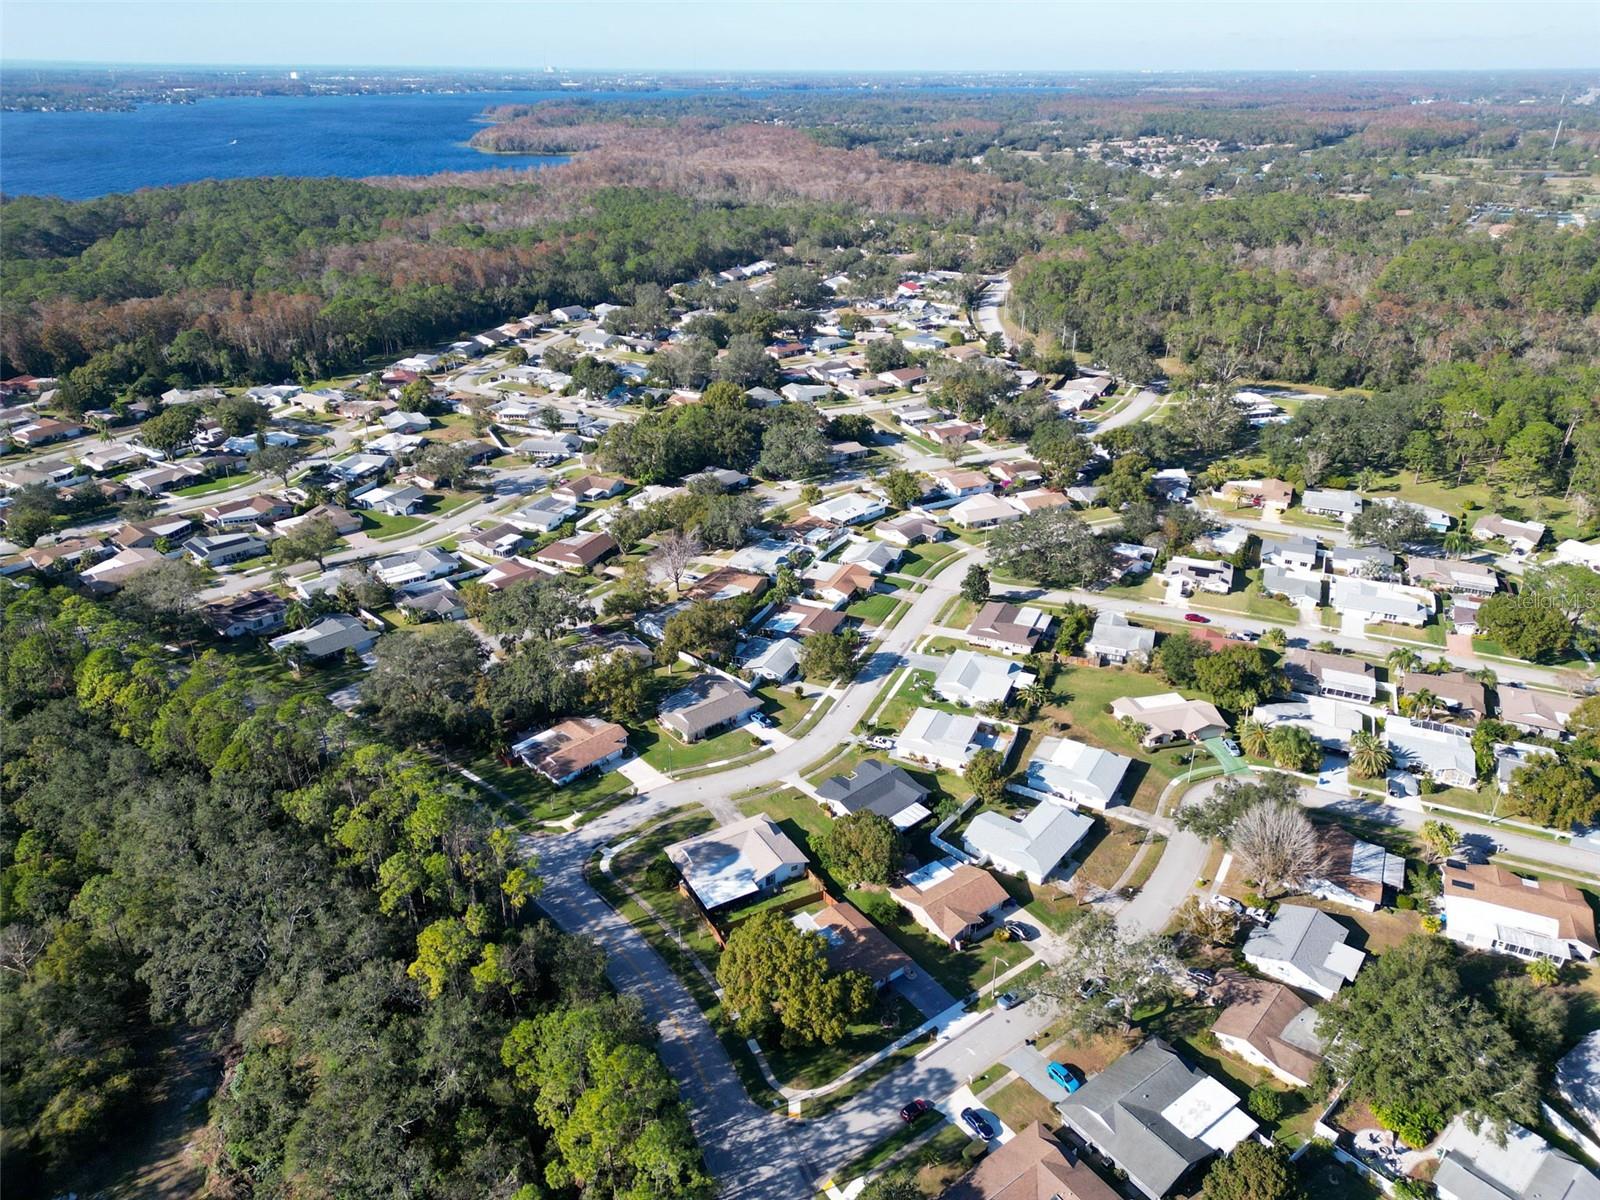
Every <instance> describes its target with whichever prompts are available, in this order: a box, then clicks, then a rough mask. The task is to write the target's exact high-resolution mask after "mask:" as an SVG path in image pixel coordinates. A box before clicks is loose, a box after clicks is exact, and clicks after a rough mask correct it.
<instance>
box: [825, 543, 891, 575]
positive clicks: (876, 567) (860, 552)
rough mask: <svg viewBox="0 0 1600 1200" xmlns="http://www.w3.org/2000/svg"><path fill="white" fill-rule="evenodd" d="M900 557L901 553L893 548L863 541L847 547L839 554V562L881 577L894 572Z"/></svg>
mask: <svg viewBox="0 0 1600 1200" xmlns="http://www.w3.org/2000/svg"><path fill="white" fill-rule="evenodd" d="M900 556H901V551H900V550H899V549H897V548H896V547H894V546H890V545H887V544H885V543H884V542H872V541H865V540H863V541H853V542H851V543H850V544H849V545H847V546H846V547H845V548H844V550H843V551H842V552H841V553H840V555H839V561H840V563H842V564H843V565H845V566H847V567H861V568H863V569H864V570H867V571H871V572H872V573H873V574H874V575H882V574H883V573H884V572H886V571H892V570H894V568H895V565H896V564H897V563H899V561H900Z"/></svg>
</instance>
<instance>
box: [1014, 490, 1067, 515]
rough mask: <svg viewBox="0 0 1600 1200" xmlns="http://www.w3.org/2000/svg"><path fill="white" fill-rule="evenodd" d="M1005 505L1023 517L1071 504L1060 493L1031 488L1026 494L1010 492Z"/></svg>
mask: <svg viewBox="0 0 1600 1200" xmlns="http://www.w3.org/2000/svg"><path fill="white" fill-rule="evenodd" d="M1006 503H1007V504H1009V505H1011V507H1012V508H1014V509H1016V510H1017V511H1018V512H1020V513H1021V514H1022V515H1023V516H1027V515H1028V514H1029V513H1036V512H1042V511H1043V510H1044V509H1047V508H1061V507H1063V506H1064V505H1068V504H1071V503H1072V501H1071V500H1069V499H1068V498H1067V497H1066V495H1065V494H1064V493H1062V492H1052V491H1049V490H1048V489H1046V488H1031V489H1029V490H1028V491H1026V492H1012V493H1011V494H1010V495H1009V496H1007V497H1006Z"/></svg>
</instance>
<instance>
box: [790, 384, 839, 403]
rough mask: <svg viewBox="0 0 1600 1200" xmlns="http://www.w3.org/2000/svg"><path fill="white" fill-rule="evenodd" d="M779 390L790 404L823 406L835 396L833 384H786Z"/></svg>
mask: <svg viewBox="0 0 1600 1200" xmlns="http://www.w3.org/2000/svg"><path fill="white" fill-rule="evenodd" d="M778 390H779V391H780V392H781V393H782V394H783V398H784V399H785V400H787V401H788V402H789V403H790V404H821V403H822V402H823V401H824V400H826V399H827V398H828V397H829V396H832V395H833V394H834V392H833V385H832V384H831V383H786V384H784V385H783V386H782V387H781V388H779V389H778Z"/></svg>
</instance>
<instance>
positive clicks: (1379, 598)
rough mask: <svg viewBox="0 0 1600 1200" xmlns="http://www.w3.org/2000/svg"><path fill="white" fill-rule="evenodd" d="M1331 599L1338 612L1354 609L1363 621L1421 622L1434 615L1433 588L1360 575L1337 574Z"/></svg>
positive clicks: (1425, 622)
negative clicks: (1406, 585)
mask: <svg viewBox="0 0 1600 1200" xmlns="http://www.w3.org/2000/svg"><path fill="white" fill-rule="evenodd" d="M1329 600H1330V602H1331V603H1332V605H1333V608H1334V611H1335V612H1338V613H1339V614H1341V615H1343V614H1346V613H1353V614H1355V615H1357V616H1359V617H1360V618H1361V620H1362V621H1363V622H1371V621H1389V622H1392V623H1394V624H1397V625H1419V626H1420V625H1426V624H1427V623H1428V618H1429V617H1431V616H1432V615H1433V596H1432V595H1431V594H1430V593H1429V592H1426V591H1424V590H1423V589H1421V588H1407V587H1402V586H1401V585H1400V584H1397V583H1385V582H1383V581H1382V580H1378V579H1363V578H1362V577H1361V576H1359V575H1336V576H1334V579H1333V583H1332V585H1331V586H1330V589H1329Z"/></svg>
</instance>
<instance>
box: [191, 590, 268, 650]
mask: <svg viewBox="0 0 1600 1200" xmlns="http://www.w3.org/2000/svg"><path fill="white" fill-rule="evenodd" d="M288 608H289V602H288V601H287V600H285V599H284V598H283V597H282V596H279V595H277V594H275V593H273V592H267V591H249V592H240V593H239V594H238V595H236V596H228V597H226V598H224V599H222V600H214V601H212V602H211V603H210V604H207V605H206V606H205V607H204V608H202V609H201V610H200V616H201V617H202V618H203V619H204V620H205V623H206V624H207V625H209V626H210V627H211V629H212V630H213V631H214V632H215V633H216V634H217V636H218V637H225V638H241V637H249V636H250V635H251V634H260V633H271V632H273V631H274V630H276V629H282V628H283V622H284V614H285V613H286V612H287V611H288Z"/></svg>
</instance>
